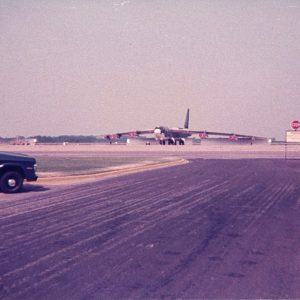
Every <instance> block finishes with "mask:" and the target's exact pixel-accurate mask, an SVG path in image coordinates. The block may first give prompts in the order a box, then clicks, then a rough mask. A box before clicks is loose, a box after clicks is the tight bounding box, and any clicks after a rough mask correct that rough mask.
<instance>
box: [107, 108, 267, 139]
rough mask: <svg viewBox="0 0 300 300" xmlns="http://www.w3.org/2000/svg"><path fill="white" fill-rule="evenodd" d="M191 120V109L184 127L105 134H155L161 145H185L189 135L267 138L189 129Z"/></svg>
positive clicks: (109, 135)
mask: <svg viewBox="0 0 300 300" xmlns="http://www.w3.org/2000/svg"><path fill="white" fill-rule="evenodd" d="M189 121H190V110H189V109H188V110H187V112H186V117H185V122H184V126H183V128H168V127H166V126H157V127H155V128H154V129H149V130H134V131H127V132H120V133H115V134H108V135H105V136H104V138H105V139H107V140H110V141H111V140H115V139H119V138H121V137H122V136H127V137H129V138H135V137H139V136H140V135H143V134H146V135H147V134H153V135H154V139H155V140H156V141H157V142H159V143H160V144H161V145H165V144H168V145H177V144H179V145H184V144H185V141H186V139H187V138H188V137H190V136H192V135H198V136H199V138H200V139H206V138H208V137H209V136H211V135H212V136H225V137H228V139H229V140H231V141H238V140H249V141H251V142H252V141H254V140H266V138H264V137H257V136H252V135H244V134H236V133H226V132H213V131H206V130H190V129H189Z"/></svg>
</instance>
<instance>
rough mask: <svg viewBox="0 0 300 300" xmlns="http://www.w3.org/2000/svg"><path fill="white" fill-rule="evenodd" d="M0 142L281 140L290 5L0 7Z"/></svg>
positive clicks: (294, 98)
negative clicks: (158, 134) (156, 134)
mask: <svg viewBox="0 0 300 300" xmlns="http://www.w3.org/2000/svg"><path fill="white" fill-rule="evenodd" d="M0 69H1V73H0V114H1V117H0V136H15V135H25V136H29V135H38V134H40V135H62V134H84V135H89V134H92V135H100V134H105V133H113V132H118V131H124V130H132V129H150V128H151V129H152V128H154V126H156V125H168V126H183V122H184V117H185V112H186V109H187V108H188V107H189V108H190V109H191V119H190V126H191V128H192V129H199V130H202V129H203V130H218V131H230V132H238V133H244V134H255V135H262V136H269V137H270V136H272V137H276V138H280V139H282V138H283V136H284V131H285V129H289V126H290V121H291V120H293V119H300V1H299V0H295V1H293V0H282V1H280V0H278V1H276V0H274V1H271V0H270V1H267V0H260V1H255V0H251V1H249V0H245V1H242V0H232V1H225V0H219V1H212V0H209V1H201V0H190V1H189V0H178V1H177V0H127V1H125V0H124V1H122V0H97V1H96V0H93V1H92V0H82V1H79V0H78V1H75V0H74V1H73V0H69V1H67V0H45V1H43V0H0Z"/></svg>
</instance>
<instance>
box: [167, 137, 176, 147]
mask: <svg viewBox="0 0 300 300" xmlns="http://www.w3.org/2000/svg"><path fill="white" fill-rule="evenodd" d="M168 145H176V140H175V139H174V138H169V139H168Z"/></svg>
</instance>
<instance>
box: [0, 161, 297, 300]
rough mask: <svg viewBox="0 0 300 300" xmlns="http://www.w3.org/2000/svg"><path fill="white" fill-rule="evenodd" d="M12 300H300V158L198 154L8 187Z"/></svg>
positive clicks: (4, 220)
mask: <svg viewBox="0 0 300 300" xmlns="http://www.w3.org/2000/svg"><path fill="white" fill-rule="evenodd" d="M0 199H1V201H0V229H1V236H0V280H1V281H0V298H1V299H129V298H130V299H149V298H151V299H174V298H183V299H187V298H188V299H190V298H197V299H199V298H200V299H203V298H205V299H207V298H230V299H232V298H244V299H245V298H251V299H257V298H268V299H270V298H271V299H279V298H281V299H282V298H285V299H291V298H300V251H299V249H300V162H299V161H284V160H276V159H273V160H272V159H269V160H266V159H252V160H203V159H196V160H192V161H191V163H189V164H184V165H180V166H175V167H169V168H165V169H159V170H153V171H146V172H142V173H136V174H130V175H124V176H121V177H118V178H111V179H107V180H102V181H98V182H93V183H88V184H83V185H75V186H68V187H62V186H60V187H55V186H54V187H47V186H36V185H32V186H31V185H27V186H26V187H25V191H24V193H22V194H16V195H5V194H0Z"/></svg>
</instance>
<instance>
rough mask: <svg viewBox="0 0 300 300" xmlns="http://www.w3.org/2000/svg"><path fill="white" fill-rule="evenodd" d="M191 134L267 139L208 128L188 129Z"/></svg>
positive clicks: (204, 136)
mask: <svg viewBox="0 0 300 300" xmlns="http://www.w3.org/2000/svg"><path fill="white" fill-rule="evenodd" d="M188 133H189V134H190V135H193V134H198V135H199V137H200V138H206V137H208V136H209V135H216V136H227V137H228V138H229V139H252V140H265V139H266V138H265V137H259V136H253V135H247V134H238V133H233V132H230V133H229V132H215V131H206V130H188Z"/></svg>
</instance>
